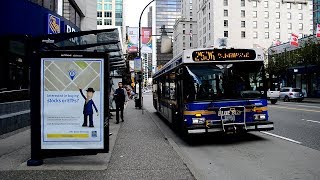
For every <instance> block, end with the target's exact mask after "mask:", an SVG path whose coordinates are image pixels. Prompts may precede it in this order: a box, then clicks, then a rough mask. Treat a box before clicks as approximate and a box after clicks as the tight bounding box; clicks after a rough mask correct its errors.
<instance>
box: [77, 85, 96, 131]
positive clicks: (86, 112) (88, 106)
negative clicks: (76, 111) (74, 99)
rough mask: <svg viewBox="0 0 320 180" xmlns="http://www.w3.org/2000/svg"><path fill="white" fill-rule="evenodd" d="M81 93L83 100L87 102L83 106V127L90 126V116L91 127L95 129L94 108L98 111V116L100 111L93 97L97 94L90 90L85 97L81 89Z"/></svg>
mask: <svg viewBox="0 0 320 180" xmlns="http://www.w3.org/2000/svg"><path fill="white" fill-rule="evenodd" d="M79 91H80V93H81V95H82V97H83V99H84V100H85V102H84V105H83V124H82V127H86V126H88V125H87V124H88V116H89V127H94V126H93V108H92V107H94V109H95V110H96V112H97V116H99V114H98V109H97V107H96V105H95V104H94V102H93V100H92V97H93V93H94V92H95V91H94V89H93V88H90V87H89V88H88V89H87V90H86V91H87V97H86V96H84V94H83V92H82V89H81V88H79Z"/></svg>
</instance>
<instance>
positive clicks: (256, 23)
mask: <svg viewBox="0 0 320 180" xmlns="http://www.w3.org/2000/svg"><path fill="white" fill-rule="evenodd" d="M253 28H255V29H257V28H258V22H257V21H253Z"/></svg>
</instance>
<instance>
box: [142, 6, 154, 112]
mask: <svg viewBox="0 0 320 180" xmlns="http://www.w3.org/2000/svg"><path fill="white" fill-rule="evenodd" d="M154 1H155V0H151V1H150V2H149V3H148V4H147V5H146V7H144V9H143V10H142V12H141V14H140V18H139V57H140V60H141V72H140V73H141V79H139V101H140V103H139V105H140V107H139V108H140V109H141V108H142V77H143V76H142V75H143V73H142V71H143V68H142V57H141V18H142V14H143V12H144V10H146V8H147V7H148V6H149V5H150V4H151V3H153V2H154Z"/></svg>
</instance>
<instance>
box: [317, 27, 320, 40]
mask: <svg viewBox="0 0 320 180" xmlns="http://www.w3.org/2000/svg"><path fill="white" fill-rule="evenodd" d="M316 36H317V38H320V24H317V32H316Z"/></svg>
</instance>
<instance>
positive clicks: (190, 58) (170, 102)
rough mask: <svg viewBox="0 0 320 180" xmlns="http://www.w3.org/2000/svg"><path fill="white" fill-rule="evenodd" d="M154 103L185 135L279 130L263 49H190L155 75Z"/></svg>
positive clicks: (175, 127)
mask: <svg viewBox="0 0 320 180" xmlns="http://www.w3.org/2000/svg"><path fill="white" fill-rule="evenodd" d="M153 105H154V108H155V109H156V110H157V111H158V112H159V113H160V114H161V115H162V116H163V117H164V118H165V119H166V120H167V121H168V122H169V124H170V125H172V127H173V128H174V129H177V130H179V131H181V132H184V134H198V133H210V132H223V133H238V132H248V131H270V130H273V129H274V126H273V122H271V121H269V115H268V109H267V85H266V77H265V70H264V53H263V51H262V50H260V49H234V48H230V49H229V48H228V49H226V48H224V49H217V48H213V49H212V48H211V49H189V50H184V51H183V52H182V53H181V54H179V55H178V56H176V57H174V58H173V59H172V60H170V61H169V62H168V63H167V64H165V65H164V66H163V67H162V68H161V69H160V70H159V71H157V72H156V73H155V74H154V75H153Z"/></svg>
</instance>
